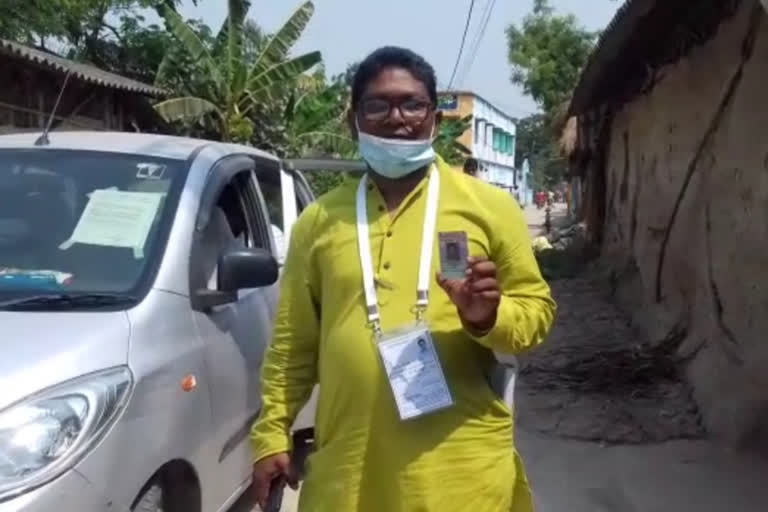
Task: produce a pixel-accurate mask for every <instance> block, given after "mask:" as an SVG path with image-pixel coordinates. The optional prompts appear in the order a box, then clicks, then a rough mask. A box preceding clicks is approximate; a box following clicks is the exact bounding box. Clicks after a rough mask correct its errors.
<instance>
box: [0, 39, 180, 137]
mask: <svg viewBox="0 0 768 512" xmlns="http://www.w3.org/2000/svg"><path fill="white" fill-rule="evenodd" d="M68 72H69V73H70V77H69V81H68V83H67V86H66V88H65V89H64V93H63V95H62V97H61V102H60V104H59V107H58V110H57V112H56V118H55V120H54V123H53V124H52V128H53V129H57V130H62V129H79V130H115V131H151V130H152V129H153V128H155V127H157V126H159V125H160V123H162V121H161V120H160V118H159V116H158V115H157V114H156V113H155V112H154V110H153V109H152V106H151V104H150V102H149V101H148V100H149V99H150V98H159V97H163V96H164V95H165V92H164V91H163V90H161V89H158V88H156V87H152V86H149V85H146V84H142V83H140V82H137V81H135V80H131V79H129V78H125V77H122V76H119V75H115V74H114V73H108V72H106V71H103V70H101V69H98V68H96V67H93V66H89V65H87V64H82V63H79V62H74V61H71V60H68V59H64V58H62V57H59V56H57V55H53V54H51V53H47V52H43V51H41V50H37V49H34V48H29V47H27V46H23V45H20V44H18V43H14V42H11V41H6V40H3V39H0V134H1V133H13V132H22V131H39V130H41V129H42V128H43V127H44V126H45V125H46V123H47V122H48V117H49V115H50V112H51V111H52V110H53V106H54V105H55V104H56V99H57V98H58V96H59V92H60V91H61V87H62V85H63V84H64V79H65V77H66V75H67V73H68Z"/></svg>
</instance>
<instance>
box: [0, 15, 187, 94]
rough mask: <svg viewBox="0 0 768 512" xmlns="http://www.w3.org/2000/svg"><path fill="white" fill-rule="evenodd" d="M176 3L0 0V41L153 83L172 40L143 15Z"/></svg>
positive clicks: (162, 29)
mask: <svg viewBox="0 0 768 512" xmlns="http://www.w3.org/2000/svg"><path fill="white" fill-rule="evenodd" d="M179 3H181V2H180V0H0V37H2V38H5V39H10V40H13V41H17V42H20V43H22V44H27V45H30V46H34V47H38V48H42V49H45V50H48V51H53V52H54V53H57V54H59V55H62V56H65V57H68V58H71V59H74V60H78V61H85V62H90V63H92V64H94V65H96V66H98V67H100V68H102V69H105V70H107V71H112V72H115V73H119V74H121V75H125V76H128V77H131V78H135V79H137V80H141V81H144V82H150V83H151V82H152V81H154V76H155V70H156V69H157V66H158V64H159V63H160V61H161V60H162V58H163V56H164V55H165V53H166V51H167V49H168V48H169V47H171V46H173V39H172V37H171V36H170V34H169V33H168V32H167V31H166V30H164V28H162V27H159V26H157V25H147V24H146V23H145V18H144V17H143V16H142V14H141V13H142V10H143V9H146V8H153V9H163V8H166V7H168V8H175V7H176V5H177V4H179ZM195 3H196V2H195Z"/></svg>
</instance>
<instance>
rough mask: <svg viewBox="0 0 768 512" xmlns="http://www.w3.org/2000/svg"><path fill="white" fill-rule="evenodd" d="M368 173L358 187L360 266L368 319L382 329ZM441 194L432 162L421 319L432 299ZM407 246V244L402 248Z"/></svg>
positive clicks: (419, 308) (424, 234)
mask: <svg viewBox="0 0 768 512" xmlns="http://www.w3.org/2000/svg"><path fill="white" fill-rule="evenodd" d="M367 183H368V176H367V175H366V176H363V178H362V179H361V180H360V186H359V187H358V188H357V204H356V206H357V247H358V250H359V252H360V267H361V268H362V271H363V289H364V290H365V305H366V307H367V311H368V321H369V322H370V323H371V324H373V328H374V331H375V332H376V333H377V334H379V333H380V332H381V327H380V325H381V323H380V320H381V317H380V316H379V304H378V300H377V297H376V283H375V281H374V277H373V260H372V257H371V240H370V234H369V230H368V192H367V189H368V186H367ZM439 194H440V173H439V172H438V171H437V170H436V169H435V166H434V165H433V166H432V168H431V169H430V173H429V185H428V187H427V208H426V213H425V214H424V230H423V232H422V236H421V255H420V259H419V281H418V285H417V288H416V317H417V319H418V320H421V317H422V315H423V313H424V311H425V310H426V309H427V304H428V303H429V283H430V279H431V275H430V274H431V268H432V247H433V244H434V240H435V227H436V224H437V203H438V196H439ZM403 249H405V248H403Z"/></svg>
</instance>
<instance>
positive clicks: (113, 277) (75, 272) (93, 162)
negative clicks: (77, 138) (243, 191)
mask: <svg viewBox="0 0 768 512" xmlns="http://www.w3.org/2000/svg"><path fill="white" fill-rule="evenodd" d="M186 171H187V169H186V165H185V163H184V162H183V161H179V160H169V159H160V158H155V157H147V156H141V155H125V154H114V153H102V152H86V151H54V150H0V296H10V297H13V296H17V295H25V294H35V293H40V292H41V291H51V290H54V291H57V292H60V291H66V292H85V293H99V292H109V293H120V292H126V293H128V292H132V291H133V290H135V289H137V288H138V287H139V285H140V284H141V281H142V278H143V276H145V275H148V272H149V270H150V268H151V267H152V266H153V265H154V264H157V263H158V260H159V259H160V257H161V254H158V253H157V251H156V248H157V247H159V246H161V245H163V244H164V240H163V237H162V236H161V235H160V231H161V229H160V226H161V225H168V226H169V225H170V223H171V221H172V219H173V212H174V211H175V202H176V198H177V197H178V193H180V189H181V186H182V185H183V182H184V177H185V174H186ZM171 196H173V200H171V199H169V198H170V197H171Z"/></svg>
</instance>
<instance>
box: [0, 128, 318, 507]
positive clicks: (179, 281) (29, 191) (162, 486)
mask: <svg viewBox="0 0 768 512" xmlns="http://www.w3.org/2000/svg"><path fill="white" fill-rule="evenodd" d="M36 138H37V134H20V135H8V136H0V512H11V511H13V512H43V511H44V512H48V511H53V510H61V511H78V512H89V511H104V510H113V511H128V510H131V511H142V512H149V511H159V510H166V511H168V510H169V511H176V510H178V511H183V512H215V511H225V510H227V509H228V508H229V507H230V505H231V504H232V503H233V502H234V501H236V500H237V499H238V497H239V496H240V495H241V494H242V493H243V492H244V491H245V490H246V489H247V487H248V486H249V484H250V478H251V463H252V460H251V454H250V450H249V446H248V432H249V428H250V425H251V423H252V422H253V420H254V418H255V417H256V415H257V414H258V412H259V409H260V405H261V404H260V400H261V399H260V390H259V385H258V380H259V369H260V365H261V362H262V357H263V354H264V350H265V348H266V346H267V344H268V341H269V338H270V335H271V331H272V319H273V315H274V312H275V308H276V304H277V296H278V290H277V284H276V283H277V281H278V279H279V272H280V264H279V262H278V261H277V259H278V256H279V255H280V254H281V253H282V251H283V250H284V249H285V247H278V246H277V241H276V240H275V235H283V236H282V238H283V239H284V241H285V242H286V243H287V240H288V235H289V233H290V229H291V226H292V225H293V222H294V221H295V219H296V217H297V215H298V213H299V212H300V211H301V210H302V209H303V208H304V207H306V205H307V204H308V203H309V202H311V201H312V200H313V197H312V193H311V191H310V190H309V187H308V186H307V183H306V181H305V180H304V178H303V177H302V175H301V174H300V173H299V172H297V171H295V170H294V169H293V168H292V167H290V166H284V165H282V162H281V161H280V160H279V159H277V158H276V157H274V156H272V155H269V154H267V153H264V152H262V151H259V150H256V149H254V148H251V147H246V146H239V145H232V144H224V143H215V142H209V141H203V140H195V139H188V138H178V137H168V136H159V135H146V134H127V133H105V132H62V133H53V134H51V135H50V136H49V138H50V142H49V143H48V144H46V145H35V140H36Z"/></svg>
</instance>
